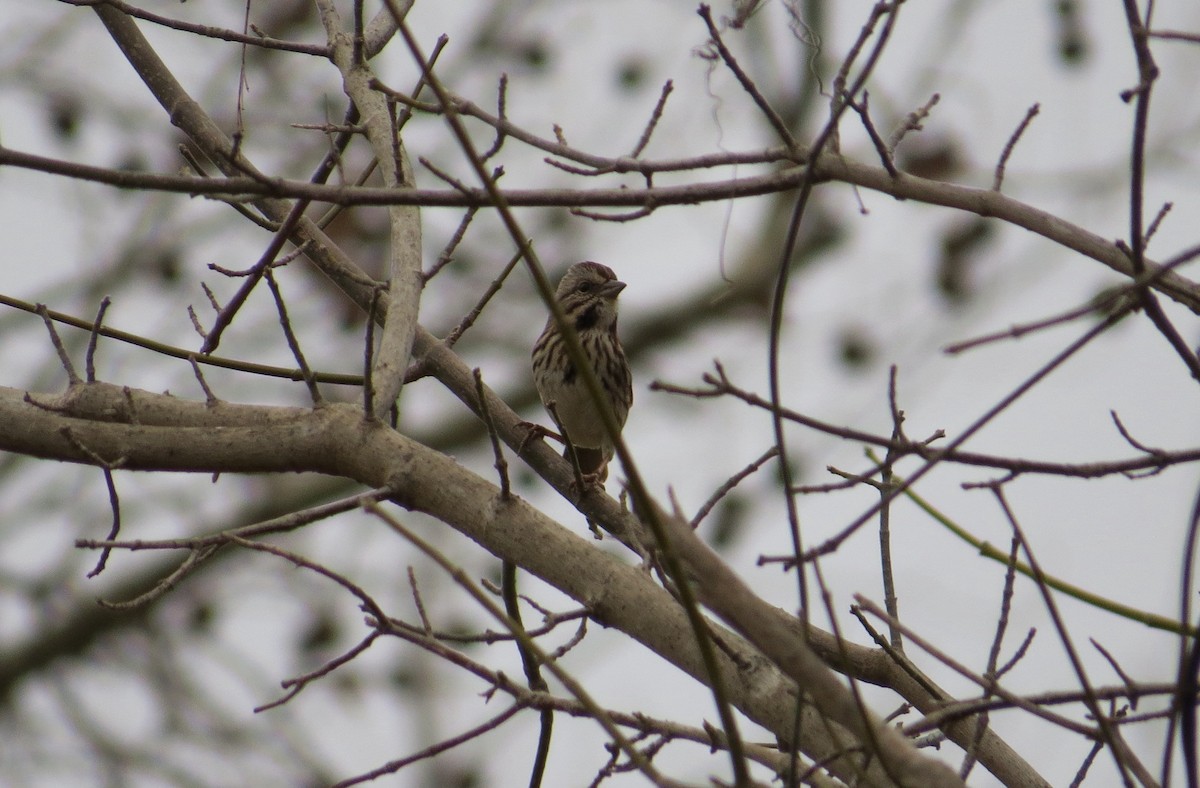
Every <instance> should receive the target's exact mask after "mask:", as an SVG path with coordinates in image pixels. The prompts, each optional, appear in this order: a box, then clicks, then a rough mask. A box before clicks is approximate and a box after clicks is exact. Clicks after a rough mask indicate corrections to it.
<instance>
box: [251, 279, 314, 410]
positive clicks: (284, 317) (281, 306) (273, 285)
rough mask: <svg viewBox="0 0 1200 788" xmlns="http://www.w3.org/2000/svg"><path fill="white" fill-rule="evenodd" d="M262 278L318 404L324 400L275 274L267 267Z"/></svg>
mask: <svg viewBox="0 0 1200 788" xmlns="http://www.w3.org/2000/svg"><path fill="white" fill-rule="evenodd" d="M263 278H264V279H265V280H266V281H267V287H268V288H270V290H271V296H272V298H274V299H275V308H276V309H277V310H278V311H279V324H280V325H281V326H282V327H283V335H284V336H285V337H286V338H287V343H288V347H289V348H291V351H292V356H293V357H294V358H295V359H296V364H297V366H299V367H300V372H301V373H302V374H303V375H304V384H305V385H306V386H308V393H309V396H310V397H312V401H313V405H320V404H321V403H322V402H323V401H324V400H323V399H322V397H321V390H320V389H319V388H317V381H316V380H315V379H314V378H313V372H312V369H310V368H309V366H308V362H307V361H306V360H305V359H304V353H303V351H301V350H300V341H299V340H298V339H297V338H296V332H295V331H294V330H293V329H292V321H291V320H290V319H289V318H288V312H287V305H286V304H285V303H284V302H283V294H282V293H280V292H279V284H278V283H277V282H276V281H275V274H273V273H271V269H270V268H267V269H265V270H264V271H263Z"/></svg>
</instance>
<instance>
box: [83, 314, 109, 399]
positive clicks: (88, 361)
mask: <svg viewBox="0 0 1200 788" xmlns="http://www.w3.org/2000/svg"><path fill="white" fill-rule="evenodd" d="M111 303H112V299H111V298H109V297H108V296H104V298H102V299H100V308H99V309H98V310H96V320H95V322H93V323H92V332H91V334H89V335H88V344H87V354H86V355H85V356H84V359H85V361H84V370H85V372H84V374H86V375H87V382H88V383H95V382H96V342H97V340H98V339H99V338H100V326H102V325H104V313H105V312H107V311H108V307H109V304H111Z"/></svg>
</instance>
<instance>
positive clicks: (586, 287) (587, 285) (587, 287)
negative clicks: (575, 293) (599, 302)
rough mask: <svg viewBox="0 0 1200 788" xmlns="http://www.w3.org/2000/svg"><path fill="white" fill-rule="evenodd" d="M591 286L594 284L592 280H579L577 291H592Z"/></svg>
mask: <svg viewBox="0 0 1200 788" xmlns="http://www.w3.org/2000/svg"><path fill="white" fill-rule="evenodd" d="M593 286H594V284H593V283H592V282H580V283H579V292H581V293H590V292H592V287H593Z"/></svg>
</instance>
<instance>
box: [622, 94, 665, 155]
mask: <svg viewBox="0 0 1200 788" xmlns="http://www.w3.org/2000/svg"><path fill="white" fill-rule="evenodd" d="M674 89H675V83H674V82H672V81H671V80H669V79H668V80H667V81H666V82H665V83H663V86H662V93H660V94H659V96H658V103H657V104H655V105H654V111H653V112H651V113H650V120H649V121H648V122H647V123H646V128H645V129H644V130H643V131H642V136H641V137H640V138H639V139H638V141H637V144H636V145H634V146H633V150H632V151H630V153H629V157H630V158H633V159H636V158H637V157H638V156H641V155H642V151H644V150H645V149H646V146H647V145H649V144H650V137H651V135H653V134H654V129H656V128H657V127H658V122H659V121H660V120H662V115H663V110H664V109H666V107H667V97H668V96H670V95H671V91H672V90H674Z"/></svg>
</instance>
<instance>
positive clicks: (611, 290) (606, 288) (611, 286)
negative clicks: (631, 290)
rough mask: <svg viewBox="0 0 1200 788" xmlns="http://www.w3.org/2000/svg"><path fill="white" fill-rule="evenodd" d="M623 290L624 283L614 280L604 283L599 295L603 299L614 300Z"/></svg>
mask: <svg viewBox="0 0 1200 788" xmlns="http://www.w3.org/2000/svg"><path fill="white" fill-rule="evenodd" d="M624 289H625V283H624V282H622V281H620V280H619V279H614V280H613V281H611V282H605V283H604V284H603V285H601V286H600V295H602V296H604V297H605V298H616V297H617V296H619V295H620V294H621V291H622V290H624Z"/></svg>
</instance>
